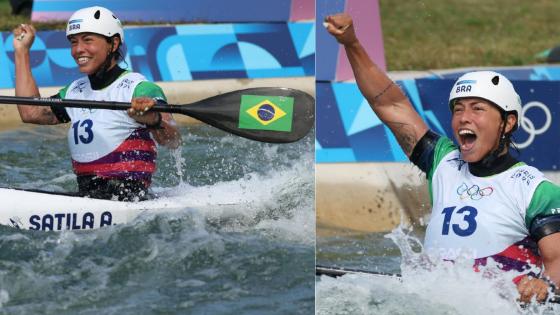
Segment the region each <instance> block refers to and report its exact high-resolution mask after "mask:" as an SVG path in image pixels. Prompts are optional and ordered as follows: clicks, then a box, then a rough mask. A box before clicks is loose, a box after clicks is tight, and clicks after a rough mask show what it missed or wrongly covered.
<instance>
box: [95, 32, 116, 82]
mask: <svg viewBox="0 0 560 315" xmlns="http://www.w3.org/2000/svg"><path fill="white" fill-rule="evenodd" d="M114 47H115V44H114V43H113V39H111V50H110V51H109V53H108V54H107V57H106V58H105V61H104V62H103V64H102V65H101V68H99V70H98V71H97V72H95V74H94V75H95V77H97V78H98V79H101V78H103V76H104V75H105V73H107V71H108V70H109V68H110V67H111V63H112V62H113V58H114V56H115V54H116V50H115V51H113V48H114Z"/></svg>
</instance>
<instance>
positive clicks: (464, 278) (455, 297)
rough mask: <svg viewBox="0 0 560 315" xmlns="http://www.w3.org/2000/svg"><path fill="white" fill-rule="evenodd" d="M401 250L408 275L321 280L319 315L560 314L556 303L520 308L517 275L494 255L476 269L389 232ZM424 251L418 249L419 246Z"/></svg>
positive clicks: (403, 234) (409, 237)
mask: <svg viewBox="0 0 560 315" xmlns="http://www.w3.org/2000/svg"><path fill="white" fill-rule="evenodd" d="M386 237H388V238H390V239H391V240H393V242H395V244H396V245H397V246H398V247H399V249H400V250H401V255H402V260H401V272H402V277H401V278H396V277H393V278H391V277H386V276H376V275H368V274H360V275H357V274H353V275H345V276H343V277H340V278H337V279H333V278H329V277H326V276H322V277H321V278H320V280H318V282H317V290H316V292H317V304H316V305H317V314H380V315H382V314H434V315H438V314H480V315H485V314H488V315H490V314H554V310H553V308H554V307H556V306H555V305H550V304H545V305H541V304H537V303H532V304H531V305H529V306H527V307H524V308H522V307H520V306H519V304H518V303H517V302H516V299H517V298H518V293H517V289H516V287H515V285H514V284H513V282H512V279H513V278H514V277H515V276H516V275H517V274H515V273H513V272H502V271H499V270H498V265H497V264H496V263H495V262H493V261H492V260H491V259H489V262H488V264H487V266H485V267H484V268H482V269H481V270H480V272H474V271H473V268H472V263H473V262H472V260H468V259H458V260H457V261H455V262H454V263H452V262H445V261H443V260H440V259H437V258H436V257H430V256H427V255H426V254H425V253H423V252H422V246H421V244H420V241H419V240H418V239H416V238H415V237H414V236H412V235H411V233H410V232H408V233H407V232H405V230H404V229H403V228H402V227H399V228H397V229H395V230H394V231H392V232H391V233H390V234H388V235H387V236H386ZM418 247H419V248H420V250H413V248H418Z"/></svg>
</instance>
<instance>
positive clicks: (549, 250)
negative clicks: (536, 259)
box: [538, 232, 560, 287]
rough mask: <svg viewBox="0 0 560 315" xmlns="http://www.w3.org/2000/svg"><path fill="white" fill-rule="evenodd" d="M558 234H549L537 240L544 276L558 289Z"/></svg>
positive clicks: (559, 264)
mask: <svg viewBox="0 0 560 315" xmlns="http://www.w3.org/2000/svg"><path fill="white" fill-rule="evenodd" d="M559 243H560V232H557V233H554V234H550V235H548V236H545V237H543V238H542V239H540V240H539V243H538V245H539V251H540V252H541V256H542V258H543V263H544V269H545V272H544V274H545V276H547V277H548V278H549V279H550V280H551V281H552V282H553V283H554V284H555V285H556V286H557V287H560V248H559V246H558V244H559Z"/></svg>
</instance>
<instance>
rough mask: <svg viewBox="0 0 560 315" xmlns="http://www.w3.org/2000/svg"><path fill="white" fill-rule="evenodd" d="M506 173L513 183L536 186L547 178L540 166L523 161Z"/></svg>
mask: <svg viewBox="0 0 560 315" xmlns="http://www.w3.org/2000/svg"><path fill="white" fill-rule="evenodd" d="M504 173H506V175H507V178H508V179H509V180H510V181H511V182H512V183H513V184H519V185H522V186H536V185H538V184H540V183H541V182H542V181H543V180H546V178H545V176H544V174H543V173H542V172H541V171H540V170H539V169H538V168H536V167H533V166H530V165H527V164H525V163H523V162H519V163H517V164H515V165H514V166H512V167H511V168H509V169H508V170H507V171H505V172H504Z"/></svg>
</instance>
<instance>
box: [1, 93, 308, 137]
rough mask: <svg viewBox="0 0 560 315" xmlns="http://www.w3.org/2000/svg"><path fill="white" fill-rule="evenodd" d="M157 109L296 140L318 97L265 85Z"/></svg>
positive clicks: (81, 103) (49, 101) (247, 133)
mask: <svg viewBox="0 0 560 315" xmlns="http://www.w3.org/2000/svg"><path fill="white" fill-rule="evenodd" d="M0 104H20V105H36V106H51V105H60V106H64V107H79V108H98V109H112V110H126V109H128V108H130V103H123V102H100V101H88V100H69V99H56V98H31V97H14V96H0ZM151 110H153V111H158V112H165V113H174V114H182V115H187V116H190V117H193V118H196V119H198V120H200V121H202V122H204V123H206V124H208V125H211V126H214V127H216V128H219V129H222V130H224V131H227V132H229V133H232V134H235V135H238V136H240V137H244V138H248V139H252V140H256V141H261V142H270V143H288V142H295V141H298V140H299V139H301V138H303V137H304V136H305V135H306V134H307V133H308V132H309V130H310V129H311V127H313V123H314V122H315V100H314V99H313V97H312V96H311V95H309V94H307V93H305V92H303V91H299V90H295V89H290V88H279V87H262V88H251V89H246V90H238V91H233V92H228V93H224V94H220V95H216V96H212V97H209V98H206V99H203V100H200V101H198V102H194V103H191V104H183V105H170V104H156V105H155V106H154V107H152V108H151Z"/></svg>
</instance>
